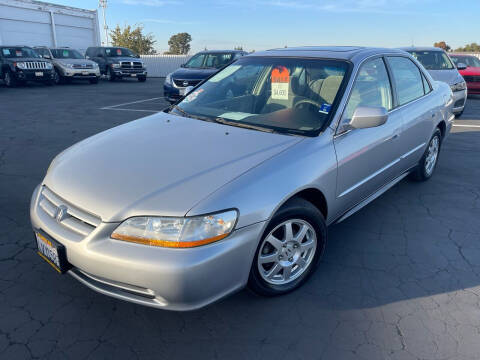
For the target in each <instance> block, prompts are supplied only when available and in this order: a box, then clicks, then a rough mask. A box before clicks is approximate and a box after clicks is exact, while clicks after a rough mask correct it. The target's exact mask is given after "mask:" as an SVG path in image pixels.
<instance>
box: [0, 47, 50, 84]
mask: <svg viewBox="0 0 480 360" xmlns="http://www.w3.org/2000/svg"><path fill="white" fill-rule="evenodd" d="M0 69H1V71H0V76H1V78H2V79H3V80H4V81H5V85H7V86H8V87H14V86H16V85H19V84H24V83H26V82H27V81H40V82H43V83H45V84H47V85H53V84H54V80H53V79H54V72H53V65H52V63H51V62H50V61H47V60H44V59H42V58H40V56H38V54H37V53H36V52H35V50H33V49H32V48H30V47H28V46H0Z"/></svg>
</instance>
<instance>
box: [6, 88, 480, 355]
mask: <svg viewBox="0 0 480 360" xmlns="http://www.w3.org/2000/svg"><path fill="white" fill-rule="evenodd" d="M161 89H162V80H161V79H148V81H147V82H146V83H138V82H136V81H122V82H118V83H107V82H104V81H102V82H101V83H100V84H98V85H90V84H87V83H86V84H81V83H79V84H71V85H64V86H56V87H44V86H40V85H30V86H26V87H20V88H16V89H7V88H6V87H4V86H3V84H0V358H2V359H9V360H10V359H29V358H39V359H289V360H290V359H342V360H343V359H366V360H376V359H392V360H410V359H455V360H457V359H458V360H463V359H472V360H473V359H479V358H480V235H479V234H480V220H479V219H480V156H479V154H480V98H472V99H469V100H468V102H467V108H466V111H465V113H464V115H463V117H462V118H461V119H459V120H458V121H457V125H461V126H456V127H454V129H453V133H452V134H451V135H450V137H449V138H448V139H447V140H446V142H445V143H444V144H443V149H442V153H441V156H440V160H439V165H438V168H437V172H436V174H435V175H434V177H433V178H432V179H431V180H430V181H428V182H426V183H421V184H419V183H414V182H410V181H408V180H405V181H402V182H401V183H399V184H398V185H396V186H395V187H393V188H392V189H391V190H389V191H388V192H387V193H385V194H384V195H383V196H381V197H380V198H379V199H377V200H375V201H374V202H372V203H371V204H369V205H368V206H367V207H365V208H364V209H362V210H361V211H360V212H358V213H356V214H355V215H353V216H352V217H350V218H349V219H347V220H346V221H344V222H343V223H341V224H338V225H334V226H332V227H331V228H330V229H329V243H328V246H327V251H326V254H325V257H324V259H323V261H322V262H321V264H320V266H319V268H318V270H317V272H316V273H315V274H314V275H313V276H312V277H311V279H310V280H309V282H307V283H306V284H305V286H303V287H302V288H300V289H299V290H298V291H296V292H293V293H291V294H289V295H286V296H283V297H276V298H262V297H259V296H256V295H254V294H252V293H250V292H249V291H247V290H244V291H241V292H239V293H237V294H234V295H232V296H230V297H229V298H227V299H224V300H222V301H220V302H218V303H215V304H213V305H210V306H208V307H206V308H204V309H201V310H198V311H193V312H187V313H176V312H168V311H162V310H156V309H151V308H146V307H141V306H138V305H134V304H130V303H126V302H123V301H120V300H115V299H111V298H109V297H106V296H103V295H100V294H97V293H95V292H93V291H91V290H90V289H88V288H86V287H85V286H83V285H82V284H80V283H79V282H77V281H76V280H74V279H73V278H72V277H70V276H68V275H65V276H60V275H58V274H57V273H56V272H55V271H54V270H52V269H51V268H50V266H48V264H46V263H45V262H44V261H43V260H42V259H41V258H40V257H39V256H38V255H36V253H35V243H34V240H33V234H32V230H31V227H30V222H29V201H30V196H31V193H32V191H33V189H34V187H35V186H36V185H37V184H38V183H39V182H40V181H41V180H42V178H43V176H44V174H45V172H46V170H47V167H48V164H49V162H50V161H51V160H52V158H53V157H54V156H55V155H56V154H57V153H59V152H60V151H61V150H63V149H65V148H66V147H68V146H69V145H72V144H73V143H75V142H77V141H79V140H81V139H84V138H86V137H88V136H90V135H93V134H95V133H98V132H99V131H102V130H105V129H108V128H111V127H113V126H116V125H119V124H122V123H125V122H127V121H131V120H134V119H137V118H139V117H143V116H146V115H150V114H153V113H154V112H155V111H158V110H161V109H162V108H164V107H165V106H166V103H165V101H164V100H163V98H162V90H161ZM205 281H215V280H214V279H205Z"/></svg>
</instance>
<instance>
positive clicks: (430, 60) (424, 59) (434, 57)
mask: <svg viewBox="0 0 480 360" xmlns="http://www.w3.org/2000/svg"><path fill="white" fill-rule="evenodd" d="M410 54H412V56H413V57H414V58H415V59H417V60H418V61H419V62H420V64H422V65H423V66H424V67H425V69H427V70H452V69H453V68H454V67H453V64H452V62H451V61H450V59H449V58H448V56H447V54H445V53H444V52H443V51H410Z"/></svg>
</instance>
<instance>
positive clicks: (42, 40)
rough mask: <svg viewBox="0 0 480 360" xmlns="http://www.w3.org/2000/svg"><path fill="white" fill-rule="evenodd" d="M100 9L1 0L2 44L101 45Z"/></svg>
mask: <svg viewBox="0 0 480 360" xmlns="http://www.w3.org/2000/svg"><path fill="white" fill-rule="evenodd" d="M99 30H100V29H99V23H98V14H97V10H85V9H79V8H73V7H69V6H63V5H56V4H50V3H46V2H42V1H36V0H0V45H27V46H49V47H61V46H68V47H71V48H75V49H78V50H81V51H82V52H84V51H85V50H86V49H87V47H89V46H100V45H101V40H100V31H99Z"/></svg>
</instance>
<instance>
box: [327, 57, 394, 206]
mask: <svg viewBox="0 0 480 360" xmlns="http://www.w3.org/2000/svg"><path fill="white" fill-rule="evenodd" d="M359 106H375V107H384V108H385V109H387V110H388V111H389V116H388V119H387V122H386V123H385V124H383V125H381V126H378V127H374V128H368V129H353V130H347V131H344V132H341V131H342V130H341V129H342V127H344V125H345V124H348V123H349V122H350V120H351V118H352V116H353V113H354V112H355V109H356V108H357V107H359ZM401 128H402V117H401V114H400V112H398V111H394V110H393V92H392V86H391V82H390V77H389V74H388V72H387V68H386V65H385V62H384V59H383V58H382V57H378V58H375V59H371V60H367V61H366V62H365V63H364V64H363V65H362V66H361V67H360V69H359V72H358V75H357V78H356V79H355V83H354V85H353V87H352V91H351V93H350V97H349V100H348V102H347V106H346V108H345V110H344V113H343V115H342V119H341V122H340V126H339V128H338V129H339V131H340V133H337V135H336V136H335V139H334V145H335V151H336V154H337V161H338V173H337V193H336V195H337V201H338V204H339V208H342V209H345V208H349V207H352V206H354V205H356V204H357V203H359V202H360V201H362V200H363V199H364V198H366V197H368V196H369V195H371V194H373V193H374V192H375V191H376V190H378V189H379V188H381V187H382V186H383V185H384V184H386V183H387V182H389V181H390V180H392V179H393V178H394V177H396V176H397V175H398V166H399V165H398V163H399V161H400V160H399V157H400V150H399V147H398V144H399V140H400V132H401Z"/></svg>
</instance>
